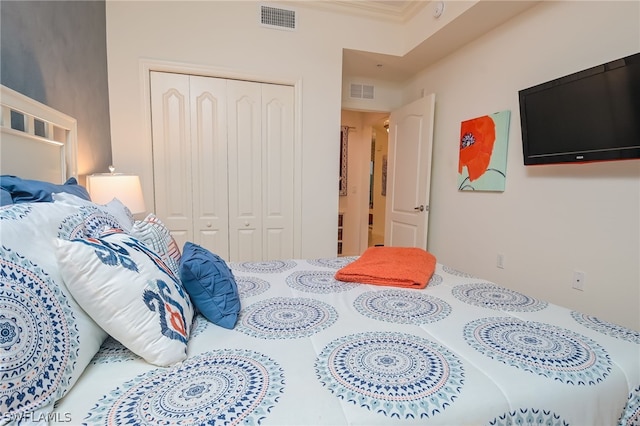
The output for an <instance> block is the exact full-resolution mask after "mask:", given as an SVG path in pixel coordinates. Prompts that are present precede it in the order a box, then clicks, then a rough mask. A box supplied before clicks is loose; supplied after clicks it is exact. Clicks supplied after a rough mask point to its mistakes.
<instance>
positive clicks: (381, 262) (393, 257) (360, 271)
mask: <svg viewBox="0 0 640 426" xmlns="http://www.w3.org/2000/svg"><path fill="white" fill-rule="evenodd" d="M435 268H436V258H435V256H434V255H432V254H431V253H429V252H428V251H426V250H423V249H421V248H415V247H369V248H368V249H367V250H365V252H364V253H362V255H361V256H360V257H359V258H357V259H356V260H354V261H353V262H351V263H350V264H348V265H346V266H344V267H343V268H341V269H339V270H338V271H337V272H336V274H335V278H336V280H339V281H349V282H357V283H364V284H377V285H389V286H395V287H409V288H419V289H420V288H425V287H426V286H427V284H428V283H429V280H430V279H431V276H432V275H433V271H434V270H435Z"/></svg>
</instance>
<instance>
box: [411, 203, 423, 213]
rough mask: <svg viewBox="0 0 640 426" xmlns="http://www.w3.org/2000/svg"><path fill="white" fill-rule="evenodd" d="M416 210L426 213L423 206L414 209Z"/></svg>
mask: <svg viewBox="0 0 640 426" xmlns="http://www.w3.org/2000/svg"><path fill="white" fill-rule="evenodd" d="M413 209H414V210H419V211H421V212H422V211H424V206H423V205H422V204H420V205H419V206H418V207H414V208H413Z"/></svg>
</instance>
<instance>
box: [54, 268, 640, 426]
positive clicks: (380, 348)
mask: <svg viewBox="0 0 640 426" xmlns="http://www.w3.org/2000/svg"><path fill="white" fill-rule="evenodd" d="M352 260H353V258H336V259H317V260H289V261H270V262H261V263H236V264H231V265H230V266H231V267H232V270H233V272H234V275H235V277H236V280H237V282H238V287H239V290H240V294H241V301H242V312H241V315H240V318H239V320H238V324H237V325H236V327H235V329H233V330H227V329H223V328H220V327H217V326H215V325H213V324H211V323H209V322H207V321H206V320H205V319H204V317H202V316H200V315H198V316H197V317H196V324H195V326H194V328H193V332H192V336H191V338H190V341H189V346H188V351H189V357H188V359H187V360H186V361H184V362H183V363H181V364H179V365H176V366H173V367H170V368H166V369H163V368H157V367H154V366H152V365H150V364H147V363H145V362H144V361H143V360H141V359H140V358H137V357H136V356H135V355H133V354H132V353H131V352H129V351H128V350H126V349H125V348H123V347H122V346H121V345H120V344H119V343H117V342H115V341H113V340H111V339H108V340H107V341H106V342H105V344H104V345H103V347H102V349H101V350H100V352H99V353H98V354H97V355H96V357H95V358H94V360H93V361H92V362H91V365H90V366H89V367H88V368H87V370H86V371H85V372H84V374H83V376H82V377H81V378H80V380H79V381H78V382H77V383H76V385H75V386H74V388H73V389H72V390H71V391H70V393H69V394H68V395H67V396H65V397H64V398H63V399H62V400H61V401H60V403H59V404H58V405H57V408H56V414H55V415H54V416H52V419H53V422H52V423H54V424H57V423H59V424H68V421H71V422H72V423H73V424H76V423H81V422H82V423H87V424H125V423H127V424H153V425H158V424H178V423H181V424H239V423H242V424H263V425H347V424H349V425H393V424H403V425H404V424H420V425H432V424H433V425H463V424H474V425H476V424H482V425H507V424H516V423H520V424H548V425H568V424H571V425H614V424H625V425H626V424H638V421H639V416H640V396H639V395H640V362H639V360H640V333H638V332H636V331H633V330H629V329H625V328H623V327H619V326H616V325H613V324H609V323H606V322H602V321H599V320H597V319H596V318H594V317H590V316H588V315H583V314H580V313H578V312H573V311H571V310H568V309H564V308H561V307H559V306H555V305H552V304H548V303H546V302H544V301H542V300H537V299H534V298H531V297H528V296H526V295H523V294H520V293H518V292H514V291H512V290H508V289H505V288H502V287H498V286H496V285H494V284H492V283H489V282H487V281H484V280H481V279H477V278H474V277H470V276H468V275H465V274H462V273H459V272H457V271H454V270H451V269H448V268H446V267H444V266H443V265H440V264H438V265H437V268H436V272H435V274H434V276H433V278H432V279H431V281H430V283H429V285H428V286H427V288H426V289H424V290H415V289H399V288H391V287H383V286H372V285H362V284H351V283H344V282H339V281H336V280H335V279H334V278H333V276H334V273H335V271H336V270H337V269H338V268H340V267H342V266H343V265H344V264H346V262H349V261H352ZM634 422H635V423H634Z"/></svg>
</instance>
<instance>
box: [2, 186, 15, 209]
mask: <svg viewBox="0 0 640 426" xmlns="http://www.w3.org/2000/svg"><path fill="white" fill-rule="evenodd" d="M11 204H13V198H11V193H10V192H9V191H7V190H5V189H4V188H0V206H8V205H11Z"/></svg>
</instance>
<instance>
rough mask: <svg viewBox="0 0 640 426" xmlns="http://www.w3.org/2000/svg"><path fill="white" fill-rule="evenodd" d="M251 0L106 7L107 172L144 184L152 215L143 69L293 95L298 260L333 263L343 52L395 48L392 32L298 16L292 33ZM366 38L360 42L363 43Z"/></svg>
mask: <svg viewBox="0 0 640 426" xmlns="http://www.w3.org/2000/svg"><path fill="white" fill-rule="evenodd" d="M259 4H260V3H259V2H254V1H193V2H184V1H150V2H146V1H141V2H137V1H126V2H125V1H107V3H106V20H107V49H108V67H109V68H108V72H109V101H110V115H111V130H112V132H111V136H112V148H113V161H114V165H115V166H116V167H117V169H118V170H119V171H121V172H128V173H138V174H140V175H141V177H142V182H143V186H144V193H145V198H146V200H147V204H148V205H149V206H153V202H152V201H153V189H152V173H153V172H152V163H151V138H150V135H149V130H148V128H149V117H148V116H145V110H146V109H147V107H146V105H145V102H147V100H146V99H145V96H144V92H145V87H144V86H143V85H144V78H143V77H142V76H141V74H142V73H141V61H143V60H158V61H172V62H177V63H185V64H188V65H190V66H197V67H201V68H202V69H203V70H205V72H208V71H206V70H207V69H208V70H209V71H211V72H213V73H214V74H223V75H222V76H228V75H236V76H240V77H242V78H249V77H255V78H256V79H260V80H267V81H273V80H277V81H285V82H291V83H296V84H298V86H299V93H298V94H297V96H298V98H297V102H298V110H297V113H298V117H296V122H297V125H298V135H297V137H298V138H300V140H301V141H302V152H301V153H299V154H300V156H301V158H302V166H301V167H302V179H301V182H297V185H298V187H299V188H301V190H300V192H301V197H302V203H301V204H302V207H301V208H302V225H301V228H302V235H301V244H302V246H301V255H302V256H303V257H321V256H332V255H335V254H336V229H337V211H338V191H337V186H338V185H337V182H338V165H339V162H338V159H339V156H338V151H339V134H340V106H341V82H342V49H343V47H350V48H362V49H371V48H372V47H373V46H376V45H380V46H383V47H388V46H398V45H400V44H401V43H400V40H401V39H400V37H401V32H400V31H398V25H399V24H395V25H391V24H381V23H380V22H379V21H376V22H374V21H372V20H367V19H355V18H353V17H352V16H340V15H336V14H334V13H331V12H326V11H322V10H313V9H305V8H302V7H300V8H297V16H298V29H297V30H296V31H285V30H274V29H269V28H265V27H262V26H260V25H259V14H258V11H259V9H258V6H259ZM363 33H367V34H369V35H368V36H367V37H366V38H363V37H361V34H363Z"/></svg>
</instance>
